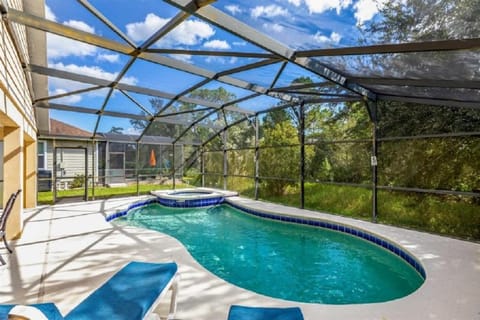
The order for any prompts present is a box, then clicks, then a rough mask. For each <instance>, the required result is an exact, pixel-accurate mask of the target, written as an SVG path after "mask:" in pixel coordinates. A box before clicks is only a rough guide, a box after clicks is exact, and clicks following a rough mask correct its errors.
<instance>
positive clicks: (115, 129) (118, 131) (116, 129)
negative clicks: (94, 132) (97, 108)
mask: <svg viewBox="0 0 480 320" xmlns="http://www.w3.org/2000/svg"><path fill="white" fill-rule="evenodd" d="M108 132H109V133H116V134H123V128H122V127H116V126H113V127H112V128H111V129H110V131H108Z"/></svg>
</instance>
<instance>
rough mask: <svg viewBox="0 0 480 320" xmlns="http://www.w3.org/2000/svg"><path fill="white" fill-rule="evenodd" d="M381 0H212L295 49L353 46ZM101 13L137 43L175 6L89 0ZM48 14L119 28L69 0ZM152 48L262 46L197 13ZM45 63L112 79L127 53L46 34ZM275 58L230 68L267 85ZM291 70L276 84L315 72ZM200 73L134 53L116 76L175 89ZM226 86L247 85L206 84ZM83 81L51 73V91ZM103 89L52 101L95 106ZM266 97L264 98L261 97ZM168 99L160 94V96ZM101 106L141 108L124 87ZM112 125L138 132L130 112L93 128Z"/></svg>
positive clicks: (70, 119) (194, 59)
mask: <svg viewBox="0 0 480 320" xmlns="http://www.w3.org/2000/svg"><path fill="white" fill-rule="evenodd" d="M384 2H385V0H358V1H357V0H321V1H320V0H273V1H272V0H269V1H265V0H260V1H251V0H228V1H223V0H218V1H216V2H214V3H213V4H212V5H213V6H214V7H216V8H217V9H219V10H221V11H223V12H225V13H227V14H229V15H232V16H233V17H235V18H236V19H239V20H240V21H242V22H244V23H246V24H247V25H249V26H251V27H253V28H255V29H256V30H259V31H261V32H263V33H265V34H267V35H268V36H270V37H272V38H274V39H275V40H277V41H280V42H282V43H283V44H285V45H287V46H289V47H290V48H292V49H297V50H303V49H312V48H329V47H342V46H352V45H354V44H356V43H357V41H358V39H359V37H360V33H359V28H358V27H359V26H361V25H362V24H364V23H368V22H369V21H371V20H372V19H375V18H376V17H377V16H378V14H377V13H378V10H379V8H381V6H382V5H383V3H384ZM90 3H91V4H92V5H93V6H95V7H96V8H97V9H98V10H99V11H100V12H101V13H102V14H103V15H104V16H106V17H107V18H108V19H109V20H110V21H112V22H113V23H114V24H115V25H116V26H117V27H118V28H119V29H120V30H121V31H122V32H123V33H124V34H126V35H127V36H128V37H129V39H131V40H132V41H133V42H135V44H136V45H140V44H141V43H142V42H143V41H145V40H146V39H148V38H149V36H150V35H152V34H153V33H154V32H155V31H157V30H158V29H159V28H160V27H161V26H163V25H164V24H165V23H167V22H168V21H169V20H170V19H171V18H172V17H174V16H175V15H176V14H177V13H178V12H179V10H178V9H177V8H175V7H172V6H170V5H168V4H166V3H164V2H162V1H159V0H136V1H131V0H115V1H111V0H90ZM45 13H46V18H47V19H49V20H52V21H55V22H57V23H61V24H64V25H66V26H70V27H73V28H76V29H79V30H82V31H85V32H89V33H92V34H96V35H101V36H104V37H107V38H109V39H112V40H114V41H117V42H122V43H125V42H124V41H123V39H121V38H120V37H119V36H118V35H116V34H115V33H114V32H112V31H111V30H110V29H108V28H107V27H106V26H105V25H104V24H103V23H102V22H101V21H99V20H98V19H97V18H96V17H95V16H93V15H92V14H91V13H90V12H89V11H88V10H86V9H85V8H84V7H83V6H81V5H80V4H79V3H78V2H77V1H74V0H46V7H45ZM152 48H173V49H191V50H223V51H240V52H264V50H263V49H261V48H259V47H257V46H255V45H253V44H250V43H247V42H246V41H245V40H244V39H241V38H238V37H236V36H234V35H231V34H229V33H228V32H225V31H224V30H222V29H220V28H218V27H216V26H214V25H211V24H208V23H207V22H205V21H202V20H200V19H198V18H195V17H191V18H189V19H188V20H187V21H185V22H184V23H182V24H181V25H179V26H178V27H177V28H175V29H174V30H173V31H171V32H170V33H169V34H168V35H167V36H166V37H164V38H162V39H161V40H160V41H158V42H157V43H155V44H154V45H153V46H152ZM47 57H48V65H49V66H50V67H52V68H55V69H60V70H66V71H70V72H74V73H80V74H84V75H90V76H93V77H97V78H102V79H108V80H113V79H115V78H116V77H117V75H118V74H119V72H120V71H121V70H122V68H123V67H124V66H125V64H126V63H127V61H128V60H129V57H128V56H125V55H122V54H119V53H117V52H111V51H108V50H105V49H102V48H98V47H94V46H91V45H88V44H84V43H80V42H77V41H74V40H70V39H66V38H63V37H60V36H57V35H52V34H48V35H47ZM169 57H170V58H173V59H177V60H180V61H182V62H186V63H191V64H195V65H197V66H199V67H201V68H204V69H207V70H212V71H215V72H218V71H222V70H228V69H231V68H235V67H238V66H241V65H243V64H246V63H253V62H255V61H258V59H254V58H236V57H207V56H192V55H170V56H169ZM279 67H280V64H275V65H272V66H267V67H264V68H262V69H260V70H256V71H255V72H243V73H238V74H235V75H233V76H234V77H236V78H239V79H242V80H245V81H249V82H252V83H256V84H259V85H262V86H268V85H269V83H270V79H271V78H272V75H273V74H275V73H276V72H277V71H278V70H279ZM287 68H288V71H289V72H288V73H287V72H284V74H289V75H290V76H285V77H282V78H281V79H279V83H278V85H279V86H282V85H287V84H289V83H290V81H292V80H293V79H294V78H295V77H298V76H302V75H303V76H310V77H311V78H312V79H314V81H320V79H319V78H318V77H317V76H316V75H313V74H310V73H308V72H306V71H304V70H303V69H301V68H299V67H296V66H290V65H289V66H288V67H287ZM202 79H203V78H202V77H199V76H196V75H192V74H187V73H185V72H181V71H177V70H173V69H170V68H167V67H163V66H160V65H155V64H151V63H148V62H145V61H143V60H139V59H138V60H137V61H136V62H135V63H134V64H133V65H132V67H131V68H130V70H129V71H128V72H127V73H126V74H125V76H124V77H123V78H122V80H121V82H123V83H126V84H130V85H136V86H140V87H151V88H154V89H157V90H161V91H163V92H167V93H172V94H177V93H179V92H181V91H183V90H185V89H187V88H189V87H190V86H192V85H194V84H196V83H198V82H199V81H201V80H202ZM219 86H223V87H224V88H226V89H227V90H229V91H231V92H233V93H234V94H235V95H236V96H237V97H243V96H246V95H248V94H250V93H251V92H249V91H247V90H243V89H238V88H235V87H230V86H228V85H224V84H222V83H219V82H216V81H212V82H211V83H209V84H208V85H207V86H206V88H208V89H215V88H218V87H219ZM81 88H85V84H81V83H76V82H73V81H67V80H63V79H56V78H52V77H50V78H49V94H50V95H55V94H62V93H66V92H71V91H74V90H78V89H81ZM106 93H107V90H106V89H105V90H96V91H92V92H88V93H84V94H79V95H74V96H70V97H66V98H62V99H55V100H52V101H51V102H56V103H62V104H68V105H75V106H82V107H87V108H93V109H100V108H101V106H102V105H103V103H104V101H105V96H106ZM131 96H132V97H133V98H134V99H135V100H136V101H137V102H139V103H141V104H142V105H143V106H144V107H145V108H147V109H149V110H150V112H153V109H152V108H151V106H150V103H149V99H150V97H148V96H143V95H139V94H132V95H131ZM262 99H263V100H262ZM262 101H263V102H264V103H269V104H274V103H276V102H277V101H275V99H269V98H260V99H257V100H256V101H255V102H250V105H249V103H245V104H244V105H242V106H241V107H244V108H246V109H250V110H254V111H256V110H257V109H258V107H257V106H258V105H260V104H261V103H262ZM166 102H168V100H165V103H166ZM105 110H110V111H118V112H126V113H133V114H140V113H141V109H140V108H138V107H136V106H135V105H134V104H132V102H131V100H129V99H128V98H127V97H125V96H124V95H123V94H122V93H120V92H117V91H115V92H114V93H113V95H112V98H111V99H110V101H109V103H108V104H107V105H106V107H105ZM51 117H52V118H56V119H58V120H60V121H64V122H67V123H70V124H72V125H75V126H77V127H80V128H82V129H85V130H88V131H93V129H94V128H95V124H96V120H97V116H96V115H84V114H77V113H72V112H66V111H57V110H52V111H51ZM112 126H117V127H118V126H120V127H122V128H124V130H125V131H124V133H137V132H136V131H135V130H134V129H133V128H131V125H130V122H129V120H128V119H120V118H110V117H102V121H101V122H100V124H99V128H98V131H100V132H102V131H108V130H109V129H110V128H111V127H112Z"/></svg>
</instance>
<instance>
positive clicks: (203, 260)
mask: <svg viewBox="0 0 480 320" xmlns="http://www.w3.org/2000/svg"><path fill="white" fill-rule="evenodd" d="M120 220H121V221H123V222H121V223H128V224H130V225H135V226H139V227H144V228H148V229H152V230H157V231H160V232H163V233H166V234H169V235H171V236H173V237H175V238H177V239H178V240H179V241H181V242H182V243H183V244H184V245H185V246H186V248H187V249H188V251H189V252H190V253H191V254H192V256H193V257H194V258H195V259H196V260H197V261H198V262H199V263H200V264H202V265H203V266H204V267H205V268H206V269H208V270H209V271H211V272H212V273H214V274H216V275H217V276H219V277H220V278H223V279H225V280H226V281H228V282H230V283H232V284H235V285H237V286H240V287H242V288H245V289H248V290H251V291H254V292H257V293H260V294H264V295H268V296H270V297H274V298H281V299H286V300H291V301H299V302H312V303H325V304H354V303H372V302H382V301H389V300H392V299H397V298H400V297H404V296H406V295H408V294H410V293H412V292H413V291H415V290H416V289H417V288H419V287H420V286H421V284H422V283H423V281H424V279H423V278H422V277H421V276H420V275H419V274H418V272H417V271H416V270H415V269H414V268H413V267H411V266H410V265H409V264H407V263H406V262H405V261H404V260H402V259H401V258H399V257H398V256H396V255H394V254H392V253H390V252H389V251H387V250H385V249H383V248H381V247H379V246H376V245H374V244H372V243H370V242H368V241H365V240H363V239H359V238H356V237H354V236H350V235H348V234H344V233H340V232H335V231H332V230H327V229H322V228H314V227H309V226H304V225H296V224H291V223H282V222H278V221H272V220H268V219H261V218H258V217H255V216H250V215H247V214H245V213H242V212H240V211H239V210H237V209H234V208H232V207H230V206H228V205H220V206H216V207H209V208H190V209H188V208H186V209H179V208H168V207H164V206H161V205H158V204H152V205H148V206H145V207H141V208H138V209H135V210H132V211H131V212H130V214H129V215H128V216H126V217H125V218H123V219H120ZM117 221H118V220H117Z"/></svg>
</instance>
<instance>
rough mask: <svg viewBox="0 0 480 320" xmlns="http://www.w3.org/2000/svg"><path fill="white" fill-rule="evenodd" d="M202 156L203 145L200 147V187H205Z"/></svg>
mask: <svg viewBox="0 0 480 320" xmlns="http://www.w3.org/2000/svg"><path fill="white" fill-rule="evenodd" d="M203 157H204V154H203V147H200V174H201V176H202V188H205V159H204V158H203Z"/></svg>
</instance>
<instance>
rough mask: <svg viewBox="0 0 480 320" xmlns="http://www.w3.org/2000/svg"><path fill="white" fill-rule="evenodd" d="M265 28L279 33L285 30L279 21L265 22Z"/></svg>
mask: <svg viewBox="0 0 480 320" xmlns="http://www.w3.org/2000/svg"><path fill="white" fill-rule="evenodd" d="M263 28H264V29H265V30H268V31H273V32H277V33H280V32H282V31H283V30H285V28H284V27H283V26H282V25H280V24H278V23H264V24H263Z"/></svg>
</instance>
